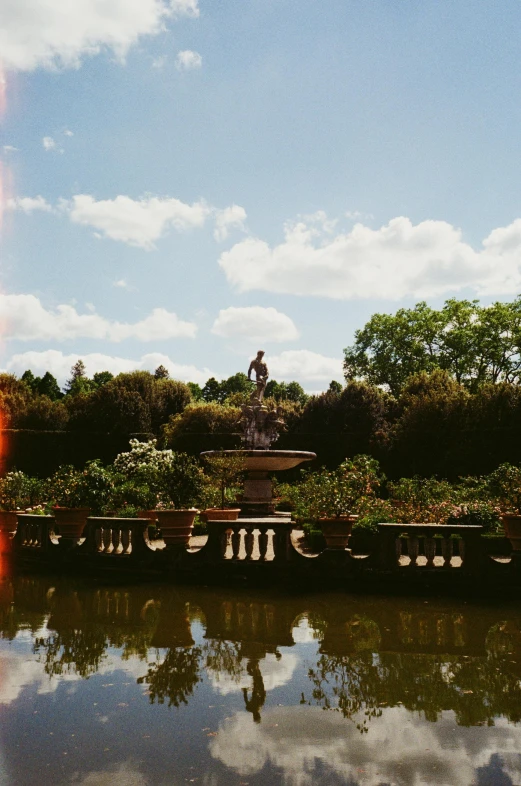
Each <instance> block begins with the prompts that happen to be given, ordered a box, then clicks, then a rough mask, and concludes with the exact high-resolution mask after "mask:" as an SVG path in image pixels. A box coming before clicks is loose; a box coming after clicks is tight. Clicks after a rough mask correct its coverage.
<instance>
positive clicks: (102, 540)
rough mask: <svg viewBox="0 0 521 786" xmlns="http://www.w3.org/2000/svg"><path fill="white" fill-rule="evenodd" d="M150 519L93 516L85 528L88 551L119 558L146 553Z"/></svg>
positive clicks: (148, 548)
mask: <svg viewBox="0 0 521 786" xmlns="http://www.w3.org/2000/svg"><path fill="white" fill-rule="evenodd" d="M149 524H150V521H149V519H124V518H108V517H96V516H91V517H90V518H88V519H87V525H86V527H85V530H84V535H85V545H84V548H85V550H86V551H89V553H91V554H100V555H103V556H111V557H117V558H125V557H131V556H134V557H136V556H138V555H145V554H147V553H148V550H150V549H151V545H150V543H149V540H148V525H149Z"/></svg>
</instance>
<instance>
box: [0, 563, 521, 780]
mask: <svg viewBox="0 0 521 786" xmlns="http://www.w3.org/2000/svg"><path fill="white" fill-rule="evenodd" d="M0 632H1V639H0V784H1V785H2V786H4V784H5V786H25V785H26V784H27V786H29V784H30V786H34V784H53V786H54V785H55V784H74V785H75V786H104V785H105V784H107V785H110V786H167V785H168V786H172V785H173V786H177V785H178V784H189V783H193V784H199V786H225V785H226V786H229V785H236V786H245V785H246V784H248V786H260V785H261V784H262V786H267V785H268V784H288V786H307V785H308V784H313V786H315V784H327V785H328V786H336V784H349V785H353V786H354V784H364V786H365V785H367V786H384V785H385V786H402V785H403V786H430V785H431V784H433V785H434V784H436V786H445V784H446V786H470V784H475V785H476V786H488V785H490V786H492V785H493V786H513V785H514V784H521V724H520V720H521V604H517V605H515V604H507V603H505V604H501V605H499V604H497V603H496V604H495V605H494V604H491V605H484V604H475V603H471V602H468V603H464V602H463V601H454V600H450V599H446V598H445V599H434V598H429V599H418V598H383V597H377V596H371V597H358V596H352V595H346V594H341V593H335V594H331V593H328V594H313V595H301V594H300V595H290V596H288V595H287V594H282V593H278V592H275V591H273V592H269V591H262V592H261V591H249V590H246V589H228V590H226V589H215V588H193V587H172V586H165V585H139V586H133V587H132V586H114V585H112V586H106V585H103V584H96V585H93V583H92V582H87V581H85V580H77V581H73V580H65V579H63V578H62V579H60V578H59V577H48V576H14V577H6V576H4V578H3V580H2V581H1V582H0Z"/></svg>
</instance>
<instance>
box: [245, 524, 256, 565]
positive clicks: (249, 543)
mask: <svg viewBox="0 0 521 786" xmlns="http://www.w3.org/2000/svg"><path fill="white" fill-rule="evenodd" d="M254 544H255V535H254V534H253V528H252V527H246V532H245V534H244V548H245V550H246V559H247V560H251V558H252V554H253V546H254Z"/></svg>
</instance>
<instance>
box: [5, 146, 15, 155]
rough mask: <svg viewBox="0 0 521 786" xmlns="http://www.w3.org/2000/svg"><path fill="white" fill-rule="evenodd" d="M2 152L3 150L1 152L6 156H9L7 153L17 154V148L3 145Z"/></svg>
mask: <svg viewBox="0 0 521 786" xmlns="http://www.w3.org/2000/svg"><path fill="white" fill-rule="evenodd" d="M2 150H3V151H4V153H6V154H9V153H17V152H18V148H17V147H15V146H14V145H4V146H3V148H2Z"/></svg>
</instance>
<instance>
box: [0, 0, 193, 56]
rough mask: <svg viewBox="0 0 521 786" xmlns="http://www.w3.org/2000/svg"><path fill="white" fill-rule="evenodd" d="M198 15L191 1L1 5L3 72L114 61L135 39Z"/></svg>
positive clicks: (36, 0)
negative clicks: (90, 59) (101, 57)
mask: <svg viewBox="0 0 521 786" xmlns="http://www.w3.org/2000/svg"><path fill="white" fill-rule="evenodd" d="M182 15H186V16H192V17H197V16H198V15H199V8H198V1H197V0H110V2H100V0H82V2H81V3H77V2H76V3H75V2H64V0H31V1H30V2H29V0H2V2H1V3H0V52H1V53H2V61H3V65H4V67H5V68H6V69H8V70H18V71H32V70H34V69H35V68H38V67H43V68H56V67H58V68H78V67H79V66H80V65H81V61H82V59H83V58H84V57H87V56H93V55H96V54H98V53H99V52H100V51H101V50H107V51H111V52H112V53H114V54H115V55H116V57H118V58H119V59H120V60H121V59H123V58H124V57H125V55H126V53H127V52H128V50H129V49H130V47H131V46H132V45H133V44H135V43H136V41H138V39H139V38H140V37H141V36H144V35H155V34H157V33H159V32H161V30H163V29H164V25H165V22H166V20H167V19H169V18H174V17H178V16H182Z"/></svg>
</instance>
